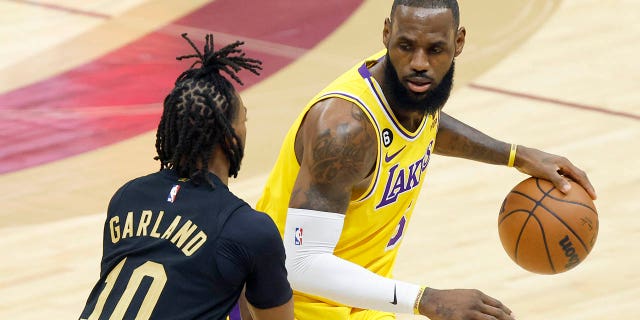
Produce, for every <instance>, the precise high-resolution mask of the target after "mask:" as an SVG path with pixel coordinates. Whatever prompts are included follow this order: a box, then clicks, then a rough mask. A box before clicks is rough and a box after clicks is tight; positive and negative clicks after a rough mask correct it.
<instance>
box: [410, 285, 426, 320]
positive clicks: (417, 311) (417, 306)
mask: <svg viewBox="0 0 640 320" xmlns="http://www.w3.org/2000/svg"><path fill="white" fill-rule="evenodd" d="M426 289H427V287H426V286H422V287H420V291H418V296H417V297H416V301H415V302H414V303H413V314H416V315H419V314H420V300H422V295H423V294H424V290H426Z"/></svg>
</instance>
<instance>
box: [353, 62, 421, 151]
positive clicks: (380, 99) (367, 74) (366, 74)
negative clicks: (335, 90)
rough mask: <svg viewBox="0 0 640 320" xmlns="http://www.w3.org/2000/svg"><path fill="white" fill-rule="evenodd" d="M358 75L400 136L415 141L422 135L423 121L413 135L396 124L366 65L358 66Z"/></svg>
mask: <svg viewBox="0 0 640 320" xmlns="http://www.w3.org/2000/svg"><path fill="white" fill-rule="evenodd" d="M380 61H382V58H380V59H378V62H380ZM358 73H360V75H361V76H362V78H364V79H366V80H367V81H368V82H369V85H370V86H371V90H372V91H373V93H374V94H375V96H376V99H378V102H379V103H380V105H381V106H382V110H384V112H385V113H386V114H387V116H388V117H389V119H391V122H392V123H393V125H394V126H395V127H396V129H398V131H400V134H402V135H403V136H405V138H407V139H410V140H413V139H415V138H416V137H417V136H419V135H420V133H422V130H423V129H424V127H425V125H426V124H427V121H425V120H423V121H422V126H421V127H420V128H418V130H416V132H415V134H407V133H406V132H405V131H406V130H405V129H404V127H403V126H402V125H401V124H400V123H398V122H397V121H396V118H395V116H394V115H393V114H392V113H391V111H390V110H389V108H387V103H385V101H386V99H385V98H384V97H382V96H380V94H379V93H378V90H376V89H375V88H376V86H375V85H374V83H373V81H372V80H371V78H372V77H371V72H370V71H369V68H367V63H366V62H365V63H363V64H362V66H360V68H358Z"/></svg>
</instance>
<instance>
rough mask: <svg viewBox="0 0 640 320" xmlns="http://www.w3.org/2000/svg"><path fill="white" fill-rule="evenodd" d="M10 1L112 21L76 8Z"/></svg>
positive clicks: (28, 1)
mask: <svg viewBox="0 0 640 320" xmlns="http://www.w3.org/2000/svg"><path fill="white" fill-rule="evenodd" d="M8 1H13V2H16V3H22V4H28V5H32V6H36V7H42V8H47V9H52V10H57V11H62V12H66V13H71V14H78V15H83V16H89V17H94V18H100V19H111V18H112V17H111V16H110V15H107V14H104V13H99V12H93V11H86V10H80V9H74V8H69V7H64V6H61V5H57V4H52V3H41V2H36V1H33V0H8Z"/></svg>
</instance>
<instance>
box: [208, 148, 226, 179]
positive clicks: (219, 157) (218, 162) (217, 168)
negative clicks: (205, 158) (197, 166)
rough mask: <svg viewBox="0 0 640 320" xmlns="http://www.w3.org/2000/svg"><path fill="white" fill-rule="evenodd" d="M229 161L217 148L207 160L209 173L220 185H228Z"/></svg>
mask: <svg viewBox="0 0 640 320" xmlns="http://www.w3.org/2000/svg"><path fill="white" fill-rule="evenodd" d="M229 168H230V164H229V159H227V156H226V155H225V154H224V152H223V151H222V150H221V149H220V148H219V147H217V148H216V150H215V151H214V152H213V154H212V155H211V158H210V159H209V172H211V173H213V174H215V175H216V176H217V177H218V178H219V179H220V181H222V183H224V184H225V185H229Z"/></svg>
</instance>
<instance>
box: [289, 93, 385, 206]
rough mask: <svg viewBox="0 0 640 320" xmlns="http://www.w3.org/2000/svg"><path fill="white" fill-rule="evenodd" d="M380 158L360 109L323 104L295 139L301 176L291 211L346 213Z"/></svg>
mask: <svg viewBox="0 0 640 320" xmlns="http://www.w3.org/2000/svg"><path fill="white" fill-rule="evenodd" d="M376 155H377V151H376V133H375V129H374V128H373V125H372V124H371V123H370V122H369V120H368V119H367V117H366V116H365V115H364V114H363V112H362V110H360V108H358V107H357V106H355V105H353V104H352V103H350V102H348V101H346V100H342V99H327V100H323V101H320V102H318V103H317V104H316V105H315V106H314V107H313V108H311V110H309V112H308V114H307V116H306V118H305V120H304V122H303V124H302V126H301V128H300V130H299V131H298V135H297V137H296V156H297V158H298V162H299V163H300V172H299V173H298V178H297V180H296V182H295V185H294V188H293V194H292V196H291V200H290V207H292V208H301V209H311V210H317V211H327V212H336V213H342V214H344V213H345V211H346V210H347V206H348V204H349V200H350V199H351V196H352V194H353V193H357V192H358V190H357V186H358V185H359V184H360V183H362V182H363V181H364V180H365V179H366V178H367V176H368V175H369V173H370V172H371V170H372V169H373V168H374V166H375V161H376Z"/></svg>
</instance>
